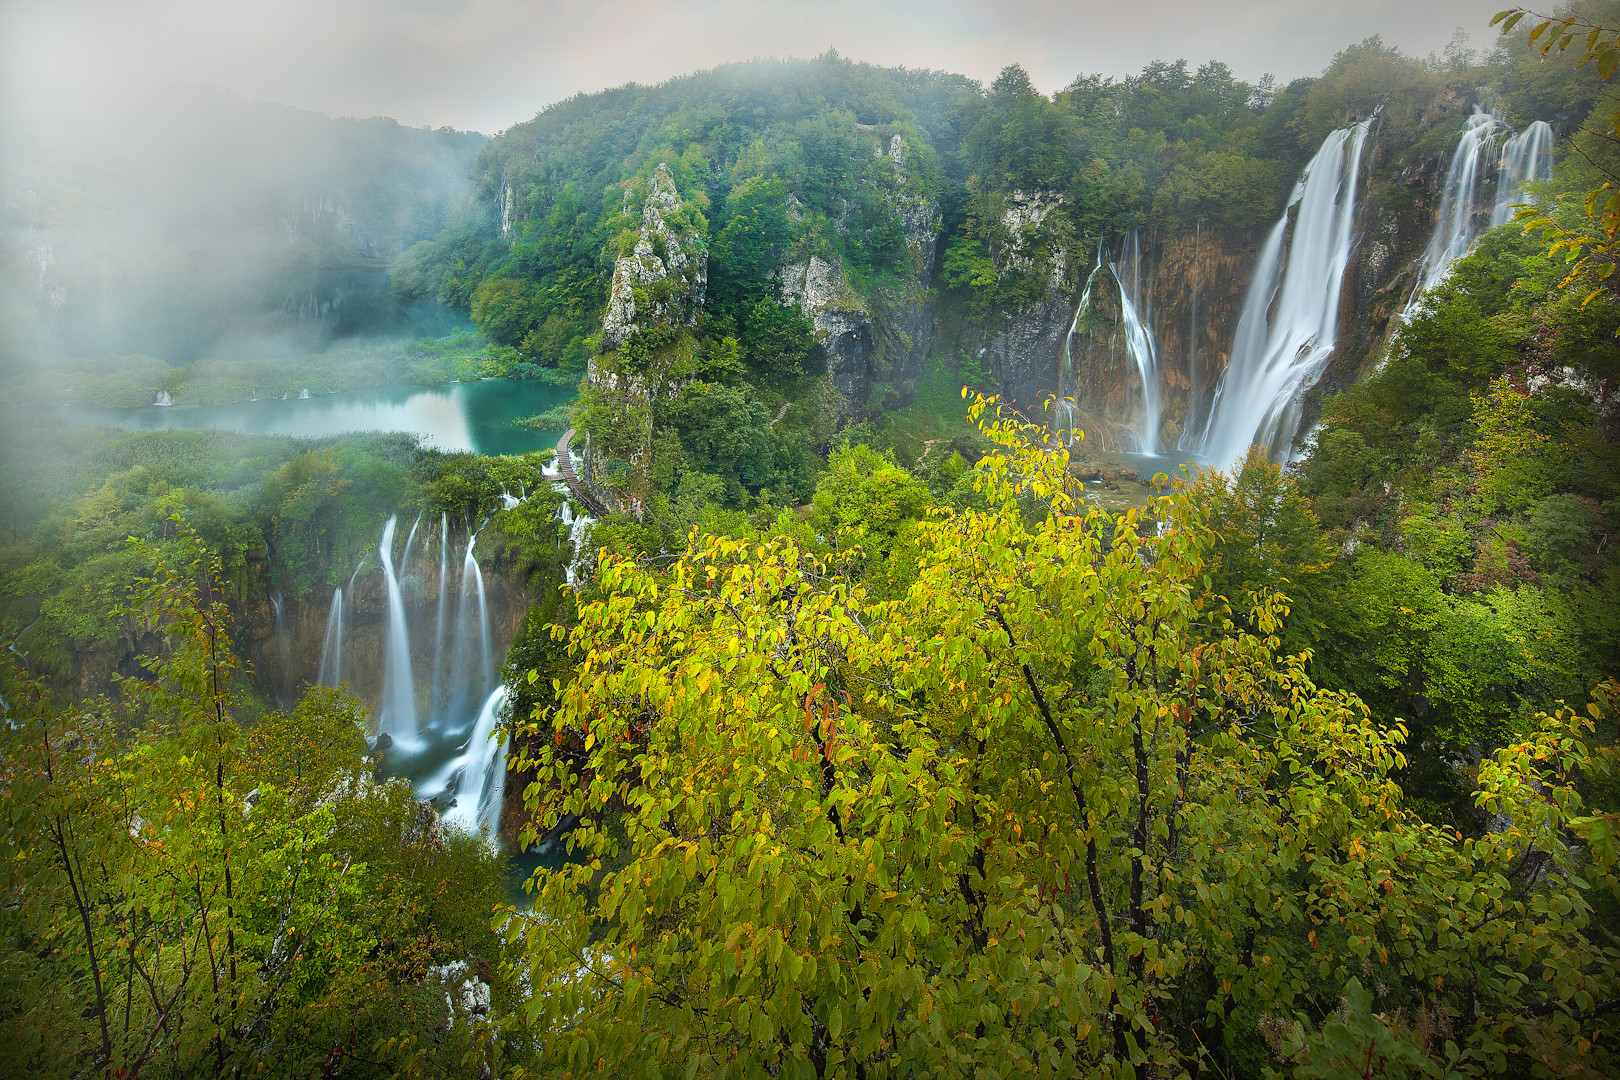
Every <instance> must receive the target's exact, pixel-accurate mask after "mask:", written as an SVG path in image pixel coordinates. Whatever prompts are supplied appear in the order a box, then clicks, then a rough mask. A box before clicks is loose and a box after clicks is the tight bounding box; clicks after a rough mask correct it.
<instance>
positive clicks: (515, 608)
mask: <svg viewBox="0 0 1620 1080" xmlns="http://www.w3.org/2000/svg"><path fill="white" fill-rule="evenodd" d="M481 561H482V562H483V563H484V565H483V574H484V591H485V602H486V604H487V605H488V611H489V622H490V648H491V650H492V653H493V655H494V656H495V657H496V658H497V660H496V662H497V663H499V662H500V660H501V659H504V657H505V656H506V650H507V648H508V647H510V645H511V644H512V641H513V639H514V638H515V637H516V636H517V632H518V629H519V628H520V627H521V626H522V623H523V617H524V615H525V613H526V612H527V611H528V608H529V602H530V600H531V599H532V598H531V597H530V596H529V595H528V590H527V589H525V588H524V587H523V585H522V584H521V583H520V582H518V581H517V580H515V579H514V578H512V577H511V576H510V575H508V574H507V573H506V572H505V570H504V569H503V568H502V566H501V564H500V562H499V560H487V559H486V560H481ZM375 562H376V560H375V559H373V560H372V563H373V565H372V566H371V568H370V569H369V570H368V571H366V572H363V573H361V574H360V576H359V577H357V578H356V579H355V581H354V586H353V588H352V589H351V590H350V591H349V596H348V604H347V606H346V607H345V609H344V613H343V623H344V631H343V636H344V640H345V642H346V645H345V649H344V657H343V681H344V682H345V683H347V684H348V686H349V688H350V689H351V690H352V691H354V693H355V694H357V695H359V697H360V698H361V700H362V701H364V702H365V703H366V704H367V705H368V706H370V707H371V708H373V709H375V708H376V706H377V703H378V701H379V700H380V698H381V690H382V684H383V654H384V652H385V650H386V639H387V634H388V593H387V586H386V583H385V582H384V579H383V574H382V572H381V569H380V568H378V567H377V566H376V565H375ZM448 585H449V589H450V605H449V610H448V612H447V613H446V619H447V620H449V619H453V617H454V615H455V608H456V598H457V596H458V595H459V590H460V587H461V586H460V568H459V567H458V566H454V565H452V566H451V567H450V580H449V582H448ZM400 592H401V595H402V597H403V599H404V601H405V606H406V612H407V617H408V621H409V626H410V634H411V637H410V643H411V664H412V667H413V669H414V670H416V671H417V672H431V671H432V670H433V666H434V659H435V657H434V649H435V646H436V644H437V634H436V633H435V630H436V617H437V607H438V594H439V567H438V563H436V562H433V563H424V564H423V565H422V566H421V567H420V568H419V569H416V570H413V571H411V573H410V574H409V575H408V576H407V577H405V578H403V579H401V581H400ZM331 603H332V597H331V594H330V593H327V594H325V595H317V594H314V593H311V594H310V595H308V596H303V597H288V598H286V599H285V600H283V601H282V602H281V611H280V615H279V618H278V615H277V612H276V609H275V605H274V604H273V603H272V602H271V601H270V600H268V599H261V600H255V601H250V602H248V603H246V604H244V605H243V606H242V607H241V609H240V611H239V612H238V613H237V624H236V630H237V648H238V649H239V650H240V652H241V654H242V658H243V659H244V660H246V661H248V662H249V663H250V664H251V665H252V668H253V680H254V683H255V684H256V685H257V686H258V688H259V689H260V690H261V691H263V692H266V693H268V694H269V695H271V696H272V697H274V698H275V699H276V700H277V701H278V702H281V703H282V704H283V705H285V706H287V707H291V706H292V705H293V704H294V703H296V702H297V701H298V699H299V696H300V695H301V694H302V693H303V687H304V684H305V683H313V682H315V681H316V679H317V677H318V676H319V674H320V668H321V650H322V646H323V645H324V644H325V641H326V623H327V616H328V614H329V613H330V611H331ZM452 645H453V642H451V641H450V640H449V630H448V628H447V637H446V644H445V647H446V648H447V649H449V648H451V646H452ZM418 682H419V683H421V682H423V680H421V679H418Z"/></svg>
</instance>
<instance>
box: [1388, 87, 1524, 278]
mask: <svg viewBox="0 0 1620 1080" xmlns="http://www.w3.org/2000/svg"><path fill="white" fill-rule="evenodd" d="M1506 127H1507V125H1505V124H1503V123H1502V118H1501V117H1500V116H1498V115H1497V114H1496V113H1495V112H1486V111H1485V110H1484V109H1482V108H1480V107H1479V106H1478V105H1475V106H1474V112H1473V115H1471V116H1470V117H1469V118H1468V126H1467V127H1465V128H1463V133H1462V138H1461V139H1459V140H1457V149H1456V150H1454V151H1452V154H1451V165H1450V167H1449V168H1447V169H1446V186H1445V187H1444V188H1443V189H1442V192H1441V196H1440V214H1439V216H1438V217H1437V218H1436V219H1435V223H1434V234H1433V235H1432V236H1430V237H1429V246H1428V247H1427V248H1425V249H1424V250H1423V257H1422V259H1420V260H1419V262H1418V281H1417V285H1416V286H1414V287H1413V289H1412V296H1411V299H1409V300H1408V301H1407V306H1408V307H1410V306H1411V305H1412V302H1413V301H1415V300H1416V299H1417V298H1418V297H1419V296H1422V295H1423V294H1424V293H1426V292H1428V291H1429V290H1430V289H1432V288H1434V287H1435V286H1436V285H1438V284H1439V283H1440V282H1441V281H1442V280H1443V279H1444V278H1445V276H1446V273H1447V272H1448V271H1449V270H1450V269H1451V264H1452V263H1454V262H1456V261H1457V260H1458V259H1459V258H1461V257H1462V256H1463V255H1466V254H1467V253H1468V249H1469V248H1470V247H1472V246H1473V244H1474V239H1475V238H1476V237H1477V236H1479V233H1480V228H1481V226H1482V225H1484V224H1485V221H1484V220H1483V214H1482V213H1481V210H1480V207H1479V205H1478V199H1477V197H1476V195H1477V189H1478V187H1479V181H1480V176H1481V173H1482V172H1483V171H1484V170H1485V169H1487V168H1489V167H1490V165H1491V164H1492V163H1493V160H1494V158H1495V150H1496V143H1497V140H1498V139H1499V138H1501V136H1502V133H1503V131H1505V130H1506Z"/></svg>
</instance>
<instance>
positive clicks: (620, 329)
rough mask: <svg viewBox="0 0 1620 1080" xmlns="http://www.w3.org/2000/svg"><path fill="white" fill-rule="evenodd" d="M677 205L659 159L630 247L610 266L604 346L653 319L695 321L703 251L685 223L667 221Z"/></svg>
mask: <svg viewBox="0 0 1620 1080" xmlns="http://www.w3.org/2000/svg"><path fill="white" fill-rule="evenodd" d="M680 209H681V197H680V194H679V193H678V192H677V191H676V190H675V179H674V177H672V176H671V175H670V172H669V167H668V166H667V165H664V164H662V163H660V164H659V166H658V168H656V169H654V170H653V174H652V180H651V190H650V191H649V192H648V193H647V201H646V203H645V204H644V205H643V206H642V208H641V231H640V234H639V235H638V236H637V237H636V246H635V250H634V251H633V252H632V253H631V254H629V255H626V256H623V257H622V258H620V259H618V260H617V261H615V262H614V264H613V286H612V289H611V291H610V292H609V294H608V307H607V314H606V316H604V318H603V319H602V347H603V348H604V349H617V348H618V347H619V346H620V345H622V344H624V342H625V340H626V339H627V338H628V337H629V336H630V335H631V334H633V333H634V332H635V331H637V330H639V329H642V328H644V327H646V326H650V325H652V324H653V323H655V322H660V321H668V322H676V323H684V324H687V325H690V324H692V323H694V322H696V321H697V313H698V310H699V309H700V308H702V307H703V294H704V291H705V290H706V289H707V287H708V280H709V279H708V253H707V251H705V250H704V247H703V243H702V240H701V238H699V237H698V236H697V235H696V233H695V231H694V230H693V229H692V228H691V227H690V226H689V225H686V224H685V223H672V219H677V216H678V214H679V211H680Z"/></svg>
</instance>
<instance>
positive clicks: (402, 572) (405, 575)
mask: <svg viewBox="0 0 1620 1080" xmlns="http://www.w3.org/2000/svg"><path fill="white" fill-rule="evenodd" d="M421 524H422V515H421V514H417V515H416V521H415V522H414V523H413V524H412V525H411V531H410V534H409V535H408V536H406V537H405V554H403V555H401V556H400V557H399V580H401V581H405V580H407V579H409V578H410V576H411V547H412V545H414V544H415V543H416V529H417V526H418V525H421Z"/></svg>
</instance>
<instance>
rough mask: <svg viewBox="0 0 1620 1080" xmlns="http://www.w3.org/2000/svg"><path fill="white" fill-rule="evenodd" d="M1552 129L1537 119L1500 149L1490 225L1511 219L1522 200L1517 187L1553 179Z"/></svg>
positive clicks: (1543, 121) (1503, 222)
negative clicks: (1494, 201) (1551, 177)
mask: <svg viewBox="0 0 1620 1080" xmlns="http://www.w3.org/2000/svg"><path fill="white" fill-rule="evenodd" d="M1552 140H1553V129H1552V126H1551V125H1550V124H1548V123H1547V121H1545V120H1537V121H1536V122H1535V123H1533V124H1531V125H1530V126H1529V127H1527V128H1525V129H1524V130H1523V131H1521V132H1519V133H1518V134H1517V135H1515V136H1513V138H1511V139H1509V140H1508V141H1507V142H1506V143H1505V144H1503V146H1502V160H1501V162H1500V163H1499V164H1498V167H1497V173H1496V205H1495V206H1494V207H1492V208H1491V225H1492V226H1493V227H1494V226H1497V225H1502V224H1505V223H1506V222H1509V221H1511V220H1513V207H1514V204H1516V203H1520V202H1523V201H1524V197H1523V195H1522V194H1521V193H1520V191H1519V187H1520V186H1521V185H1522V184H1524V183H1525V181H1527V180H1546V179H1547V178H1549V177H1550V176H1552V164H1553V162H1552Z"/></svg>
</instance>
